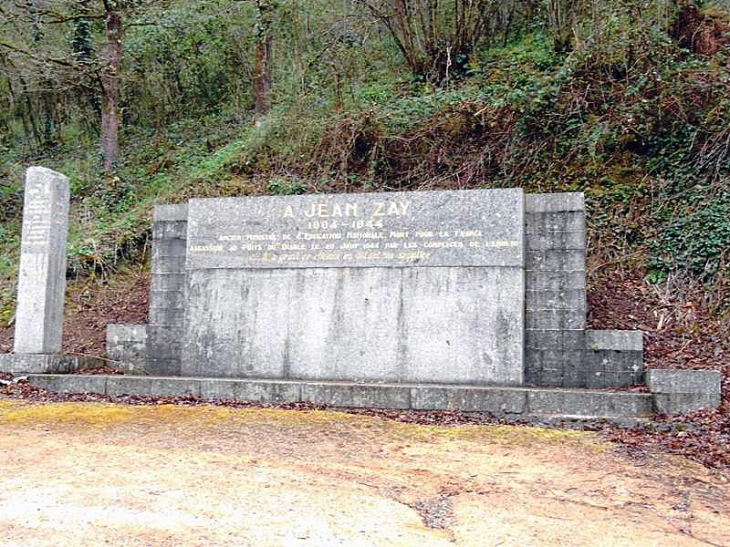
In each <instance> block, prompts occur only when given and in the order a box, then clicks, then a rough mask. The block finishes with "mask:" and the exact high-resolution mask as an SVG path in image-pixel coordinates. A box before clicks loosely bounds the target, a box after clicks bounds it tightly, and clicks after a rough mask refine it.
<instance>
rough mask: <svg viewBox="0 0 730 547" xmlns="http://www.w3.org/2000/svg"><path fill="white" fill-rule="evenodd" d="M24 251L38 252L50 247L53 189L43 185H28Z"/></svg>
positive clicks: (23, 239)
mask: <svg viewBox="0 0 730 547" xmlns="http://www.w3.org/2000/svg"><path fill="white" fill-rule="evenodd" d="M25 191H26V194H27V195H26V198H25V204H24V208H23V234H22V250H23V251H25V252H37V251H41V250H45V248H46V247H47V246H48V242H49V237H50V231H51V208H52V206H53V204H52V202H51V189H50V188H49V187H48V186H47V185H44V184H42V183H36V184H28V185H26V189H25Z"/></svg>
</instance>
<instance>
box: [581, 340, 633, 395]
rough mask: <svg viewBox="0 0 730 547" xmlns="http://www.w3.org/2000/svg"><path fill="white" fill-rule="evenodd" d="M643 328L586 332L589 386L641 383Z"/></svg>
mask: <svg viewBox="0 0 730 547" xmlns="http://www.w3.org/2000/svg"><path fill="white" fill-rule="evenodd" d="M643 350H644V335H643V333H642V332H641V331H628V330H588V331H586V362H585V367H586V377H587V382H586V386H587V387H589V388H593V389H600V388H606V387H626V386H631V385H637V384H641V383H642V380H643V377H644V351H643Z"/></svg>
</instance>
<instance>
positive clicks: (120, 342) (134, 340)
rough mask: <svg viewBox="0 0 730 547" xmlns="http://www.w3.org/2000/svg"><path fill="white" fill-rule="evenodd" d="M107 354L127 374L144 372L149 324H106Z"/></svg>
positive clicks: (116, 366)
mask: <svg viewBox="0 0 730 547" xmlns="http://www.w3.org/2000/svg"><path fill="white" fill-rule="evenodd" d="M106 355H107V357H108V358H109V359H112V360H114V361H116V363H115V368H117V369H119V370H122V371H123V372H125V373H127V374H144V373H145V367H146V366H147V325H113V324H109V325H107V326H106Z"/></svg>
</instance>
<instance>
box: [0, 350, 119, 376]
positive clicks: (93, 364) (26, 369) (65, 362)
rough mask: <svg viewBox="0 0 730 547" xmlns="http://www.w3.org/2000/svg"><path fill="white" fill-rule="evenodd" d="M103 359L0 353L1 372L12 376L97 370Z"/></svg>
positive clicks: (61, 355) (102, 363)
mask: <svg viewBox="0 0 730 547" xmlns="http://www.w3.org/2000/svg"><path fill="white" fill-rule="evenodd" d="M104 364H105V362H104V360H103V359H98V358H96V357H85V356H79V355H63V354H53V355H42V354H24V353H0V371H2V372H9V373H10V374H16V375H18V374H69V373H72V372H76V371H78V370H81V369H97V368H101V367H102V366H103V365H104Z"/></svg>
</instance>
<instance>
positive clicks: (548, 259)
mask: <svg viewBox="0 0 730 547" xmlns="http://www.w3.org/2000/svg"><path fill="white" fill-rule="evenodd" d="M525 268H526V269H527V270H528V271H551V272H563V271H566V272H574V271H584V270H585V268H586V257H585V251H583V250H576V249H558V250H546V251H527V253H526V257H525Z"/></svg>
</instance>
